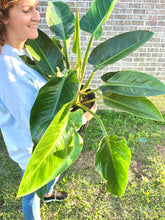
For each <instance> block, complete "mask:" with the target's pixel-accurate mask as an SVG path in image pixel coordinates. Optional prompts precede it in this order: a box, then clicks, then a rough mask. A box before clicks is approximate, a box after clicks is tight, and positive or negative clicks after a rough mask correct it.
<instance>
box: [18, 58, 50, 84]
mask: <svg viewBox="0 0 165 220" xmlns="http://www.w3.org/2000/svg"><path fill="white" fill-rule="evenodd" d="M19 57H20V58H21V59H22V61H23V62H24V63H25V64H26V65H28V66H29V67H31V68H33V69H35V70H36V71H37V72H39V73H41V74H42V75H43V76H44V77H45V78H46V79H47V80H49V78H50V77H49V75H47V73H45V72H44V71H42V69H41V68H40V66H39V65H37V64H35V62H34V61H33V60H32V59H31V58H30V57H28V56H26V55H21V56H19Z"/></svg>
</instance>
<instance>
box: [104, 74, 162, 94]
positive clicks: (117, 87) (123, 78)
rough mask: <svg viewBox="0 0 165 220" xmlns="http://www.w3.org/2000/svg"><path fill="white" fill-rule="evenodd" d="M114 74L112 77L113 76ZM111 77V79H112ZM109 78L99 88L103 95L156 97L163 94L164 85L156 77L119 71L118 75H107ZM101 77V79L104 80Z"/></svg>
mask: <svg viewBox="0 0 165 220" xmlns="http://www.w3.org/2000/svg"><path fill="white" fill-rule="evenodd" d="M113 74H114V75H113ZM112 75H113V77H112ZM105 76H106V77H108V76H109V77H110V79H109V80H107V81H106V83H105V84H104V85H103V86H101V87H100V89H101V91H102V92H104V93H107V92H108V93H111V92H113V93H117V94H120V95H126V96H136V97H145V96H156V95H163V94H165V84H163V83H162V82H161V81H160V80H159V79H157V78H156V77H154V76H152V75H149V74H146V73H142V72H136V71H120V72H118V73H113V72H112V74H110V73H109V74H108V76H107V74H106V75H105ZM105 76H103V78H105Z"/></svg>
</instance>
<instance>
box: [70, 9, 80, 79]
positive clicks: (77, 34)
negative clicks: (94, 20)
mask: <svg viewBox="0 0 165 220" xmlns="http://www.w3.org/2000/svg"><path fill="white" fill-rule="evenodd" d="M72 51H73V53H75V54H76V70H77V72H78V74H79V77H80V73H81V62H82V61H81V44H80V24H79V12H78V8H77V12H76V20H75V31H74V40H73V48H72Z"/></svg>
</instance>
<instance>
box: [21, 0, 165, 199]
mask: <svg viewBox="0 0 165 220" xmlns="http://www.w3.org/2000/svg"><path fill="white" fill-rule="evenodd" d="M116 2H117V0H93V2H92V5H91V7H90V8H89V10H88V12H87V13H86V14H84V16H82V18H81V19H79V12H78V8H77V10H76V16H74V14H73V12H72V11H71V9H70V8H69V6H68V5H67V4H66V3H64V2H61V1H54V2H48V7H47V13H46V18H47V23H48V26H49V28H50V30H51V31H52V32H53V34H54V37H53V38H52V39H50V38H49V37H48V36H47V35H46V34H44V33H43V32H42V31H41V30H39V37H38V39H36V40H28V41H27V43H26V47H27V48H28V50H29V52H30V54H31V56H32V58H33V59H30V58H29V57H26V56H22V59H23V61H24V62H25V63H26V64H27V65H29V66H30V67H32V68H34V69H36V70H37V71H38V72H40V73H41V74H42V75H43V76H44V77H45V78H46V79H47V80H48V82H47V83H46V84H45V85H44V86H43V87H42V88H41V89H40V91H39V93H38V96H37V98H36V101H35V103H34V105H33V108H32V110H31V117H30V128H31V135H32V140H33V142H34V152H33V154H32V156H31V159H30V161H29V164H28V166H27V169H26V171H25V174H24V177H23V179H22V182H21V185H20V188H19V192H18V195H17V196H18V197H19V196H23V195H26V194H29V193H31V192H34V191H37V193H38V195H39V196H40V198H43V196H44V193H45V191H46V188H47V187H46V186H47V183H48V182H49V181H51V180H52V179H54V178H55V177H57V176H58V175H59V174H61V173H62V172H63V171H64V170H65V169H67V167H68V166H69V165H71V164H72V163H73V162H74V161H75V159H76V158H77V157H78V156H79V154H80V152H81V150H82V147H83V139H82V137H81V136H80V134H79V133H78V130H79V128H80V127H81V126H82V116H83V111H82V110H81V109H83V110H85V111H87V112H89V113H91V114H92V115H93V117H94V118H95V119H96V120H97V121H98V123H99V124H100V127H101V130H102V132H103V137H102V139H101V140H100V143H99V146H98V150H97V152H96V157H95V167H96V170H97V171H98V173H99V174H100V175H101V176H102V177H103V178H104V179H105V181H106V189H107V191H108V192H111V193H113V194H115V195H118V196H122V195H123V194H124V192H125V188H126V184H127V179H128V177H127V173H128V167H129V164H130V158H131V154H130V150H129V148H128V147H127V144H126V141H125V139H123V138H120V137H117V136H115V135H109V134H107V131H106V128H105V126H104V124H103V122H102V120H101V118H100V117H99V116H98V115H97V114H96V113H95V112H93V111H91V110H90V109H89V108H88V107H87V106H86V105H85V104H86V103H87V102H82V100H83V97H84V96H87V95H88V94H89V93H92V92H95V93H96V94H97V97H96V98H95V99H92V100H90V101H88V102H93V101H96V100H98V99H103V101H104V104H105V105H107V106H110V107H111V108H114V109H117V110H121V111H125V112H128V113H130V114H133V115H136V116H139V117H142V118H147V119H152V120H159V121H163V117H162V115H161V113H160V112H159V110H158V109H157V108H156V106H155V105H154V104H153V103H152V102H151V101H149V100H148V98H147V97H148V96H155V95H162V94H165V85H164V84H163V83H162V82H161V81H160V80H158V79H157V78H155V77H154V76H151V75H148V74H146V73H142V72H137V71H118V72H108V73H105V74H103V75H102V77H101V79H102V81H103V84H102V85H101V86H99V87H98V88H96V89H91V90H89V88H90V82H91V80H92V78H93V77H94V76H95V72H96V71H98V70H101V69H104V68H105V67H107V66H108V65H110V64H113V63H115V62H117V61H118V60H120V59H122V58H124V57H126V56H128V55H129V54H131V53H132V52H133V51H135V50H136V49H138V48H139V47H140V46H142V45H143V44H144V43H146V42H147V41H148V40H150V39H151V38H152V37H153V33H152V32H150V31H146V30H137V31H131V32H127V33H123V34H120V35H118V36H115V37H113V38H110V39H108V40H106V41H104V42H102V43H100V44H99V45H98V46H97V47H95V48H94V49H91V48H92V43H93V41H94V39H95V40H98V39H100V37H101V35H102V33H103V24H104V23H105V22H106V20H107V19H108V18H109V16H110V14H111V12H112V10H113V8H114V6H115V4H116ZM80 29H81V30H83V31H86V32H88V33H89V34H90V35H91V38H90V40H89V44H88V46H87V49H86V54H85V56H84V57H82V54H81V41H80ZM73 34H74V40H73V45H72V51H73V53H75V54H76V64H75V67H74V66H72V67H71V63H70V60H69V56H68V47H69V43H70V42H71V41H70V38H71V37H72V35H73ZM87 62H88V63H89V64H91V65H92V66H93V71H91V75H90V76H89V78H88V80H87V81H86V83H85V84H84V85H83V84H82V82H83V79H84V72H85V69H86V65H87ZM74 107H78V108H80V109H79V110H77V111H75V112H72V110H73V108H74Z"/></svg>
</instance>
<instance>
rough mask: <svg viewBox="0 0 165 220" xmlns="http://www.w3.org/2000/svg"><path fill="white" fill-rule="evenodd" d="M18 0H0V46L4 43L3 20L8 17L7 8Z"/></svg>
mask: <svg viewBox="0 0 165 220" xmlns="http://www.w3.org/2000/svg"><path fill="white" fill-rule="evenodd" d="M18 1H19V0H0V47H2V46H3V45H4V44H5V35H6V30H5V25H4V23H3V21H4V20H5V19H7V18H8V13H9V9H10V8H11V7H12V6H13V5H14V4H15V3H16V2H18Z"/></svg>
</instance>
